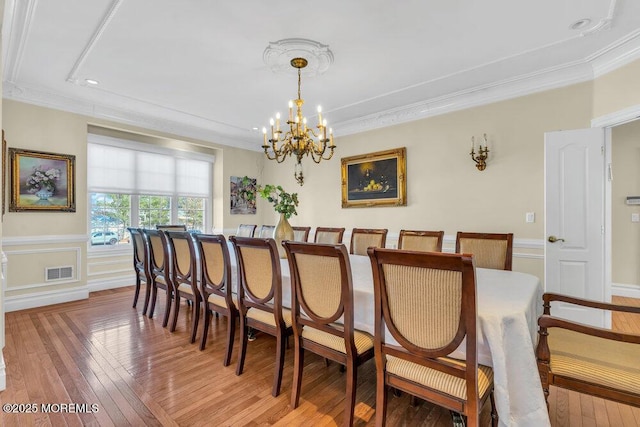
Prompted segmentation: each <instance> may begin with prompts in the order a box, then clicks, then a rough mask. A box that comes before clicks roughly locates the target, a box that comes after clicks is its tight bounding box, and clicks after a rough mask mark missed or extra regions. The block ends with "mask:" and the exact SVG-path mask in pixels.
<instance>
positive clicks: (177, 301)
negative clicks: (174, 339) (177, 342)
mask: <svg viewBox="0 0 640 427" xmlns="http://www.w3.org/2000/svg"><path fill="white" fill-rule="evenodd" d="M178 314H180V293H179V292H175V293H174V294H173V319H172V320H171V328H170V329H169V331H171V332H175V330H176V326H177V325H178Z"/></svg>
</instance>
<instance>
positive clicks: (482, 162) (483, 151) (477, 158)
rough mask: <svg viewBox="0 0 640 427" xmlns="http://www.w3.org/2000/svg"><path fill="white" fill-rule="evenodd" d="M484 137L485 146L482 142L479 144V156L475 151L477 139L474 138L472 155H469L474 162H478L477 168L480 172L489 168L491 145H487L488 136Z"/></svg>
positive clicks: (472, 139)
mask: <svg viewBox="0 0 640 427" xmlns="http://www.w3.org/2000/svg"><path fill="white" fill-rule="evenodd" d="M483 137H484V145H483V144H482V141H480V142H479V144H478V154H476V151H475V146H476V142H475V139H474V137H473V136H472V137H471V153H469V154H470V155H471V158H472V159H473V161H474V162H476V168H478V170H479V171H483V170H485V169H486V168H487V159H488V158H489V145H488V144H487V134H486V133H485V134H484V135H483Z"/></svg>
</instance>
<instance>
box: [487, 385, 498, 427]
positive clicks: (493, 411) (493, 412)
mask: <svg viewBox="0 0 640 427" xmlns="http://www.w3.org/2000/svg"><path fill="white" fill-rule="evenodd" d="M489 399H490V400H491V426H492V427H498V421H499V419H498V411H497V409H496V401H495V399H494V396H493V391H491V394H489Z"/></svg>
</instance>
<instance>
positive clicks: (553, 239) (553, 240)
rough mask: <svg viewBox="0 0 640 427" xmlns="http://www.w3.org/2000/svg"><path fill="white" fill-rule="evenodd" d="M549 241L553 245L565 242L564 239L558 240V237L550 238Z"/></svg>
mask: <svg viewBox="0 0 640 427" xmlns="http://www.w3.org/2000/svg"><path fill="white" fill-rule="evenodd" d="M547 240H549V241H550V242H551V243H555V242H564V239H560V238H558V237H556V236H549V238H548V239H547Z"/></svg>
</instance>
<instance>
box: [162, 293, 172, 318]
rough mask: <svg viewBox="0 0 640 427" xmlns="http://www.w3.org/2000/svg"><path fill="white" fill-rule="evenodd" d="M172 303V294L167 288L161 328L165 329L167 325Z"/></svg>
mask: <svg viewBox="0 0 640 427" xmlns="http://www.w3.org/2000/svg"><path fill="white" fill-rule="evenodd" d="M172 303H173V293H172V292H171V291H170V290H169V289H168V288H167V303H166V307H165V309H164V319H163V320H162V327H163V328H166V327H167V325H168V324H169V314H170V313H171V304H172Z"/></svg>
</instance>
